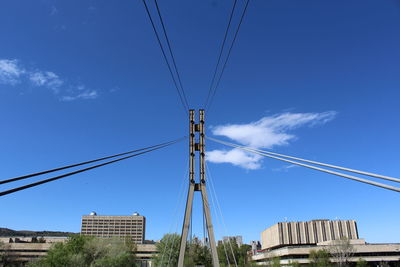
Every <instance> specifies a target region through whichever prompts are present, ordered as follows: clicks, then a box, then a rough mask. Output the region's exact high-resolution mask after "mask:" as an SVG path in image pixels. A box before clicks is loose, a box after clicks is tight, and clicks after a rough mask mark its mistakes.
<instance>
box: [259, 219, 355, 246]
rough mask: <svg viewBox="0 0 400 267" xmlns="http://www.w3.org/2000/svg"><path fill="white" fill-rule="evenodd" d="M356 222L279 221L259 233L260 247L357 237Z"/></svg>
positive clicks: (314, 242)
mask: <svg viewBox="0 0 400 267" xmlns="http://www.w3.org/2000/svg"><path fill="white" fill-rule="evenodd" d="M356 228H357V226H356V222H355V221H353V220H350V221H329V220H313V221H308V222H280V223H277V224H275V225H273V226H271V227H269V228H267V229H266V230H264V231H263V232H262V233H261V244H262V249H269V248H274V247H278V246H284V245H302V244H316V243H319V242H325V241H329V240H339V239H341V238H343V237H347V238H349V239H357V238H358V234H357V229H356Z"/></svg>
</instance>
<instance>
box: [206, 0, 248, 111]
mask: <svg viewBox="0 0 400 267" xmlns="http://www.w3.org/2000/svg"><path fill="white" fill-rule="evenodd" d="M249 2H250V0H247V2H246V5H245V7H244V9H243V12H242V15H241V17H240V21H239V25H238V27H237V28H236V32H235V36H234V37H233V40H232V43H231V46H230V47H229V50H228V55H227V56H226V59H225V62H224V65H223V67H222V70H221V73H220V75H219V78H218V81H217V83H216V85H215V87H214V91H213V93H212V95H211V98H210V101H209V102H208V103H206V107H205V109H209V108H210V107H211V105H212V102H213V100H214V97H215V93H216V92H217V90H218V86H219V83H220V82H221V78H222V75H223V74H224V71H225V68H226V64H227V63H228V60H229V57H230V55H231V52H232V48H233V45H234V44H235V41H236V38H237V36H238V33H239V29H240V26H241V25H242V22H243V18H244V16H245V14H246V11H247V7H248V5H249Z"/></svg>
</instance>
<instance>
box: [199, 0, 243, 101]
mask: <svg viewBox="0 0 400 267" xmlns="http://www.w3.org/2000/svg"><path fill="white" fill-rule="evenodd" d="M236 4H237V0H234V3H233V7H232V11H231V15H230V16H229V21H228V26H227V27H226V30H225V35H224V40H223V41H222V46H221V49H220V52H219V56H218V60H217V64H216V65H215V70H214V75H213V77H212V79H211V84H210V88H209V89H208V94H207V99H206V102H205V105H204V106H207V104H208V100H209V99H210V96H211V92H212V89H213V85H214V82H215V78H216V77H217V71H218V66H219V63H220V62H221V57H222V53H223V52H224V48H225V42H226V39H227V37H228V32H229V29H230V27H231V22H232V18H233V14H234V13H235V8H236Z"/></svg>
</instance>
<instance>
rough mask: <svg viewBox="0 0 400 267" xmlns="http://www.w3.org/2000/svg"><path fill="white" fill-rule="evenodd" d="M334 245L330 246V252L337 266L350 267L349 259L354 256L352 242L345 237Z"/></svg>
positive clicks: (335, 241)
mask: <svg viewBox="0 0 400 267" xmlns="http://www.w3.org/2000/svg"><path fill="white" fill-rule="evenodd" d="M333 242H334V245H332V246H330V248H329V252H330V254H331V255H332V257H333V258H334V259H335V262H336V264H337V266H339V267H345V266H349V262H348V261H349V259H350V258H351V257H352V256H353V254H354V247H353V245H351V244H350V240H349V239H348V238H347V237H343V238H342V239H340V240H334V241H333Z"/></svg>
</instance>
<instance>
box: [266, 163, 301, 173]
mask: <svg viewBox="0 0 400 267" xmlns="http://www.w3.org/2000/svg"><path fill="white" fill-rule="evenodd" d="M296 167H299V166H298V165H294V164H290V165H284V166H282V167H279V168H274V169H272V170H273V171H276V172H282V171H283V172H288V171H289V170H290V169H292V168H296Z"/></svg>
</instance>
